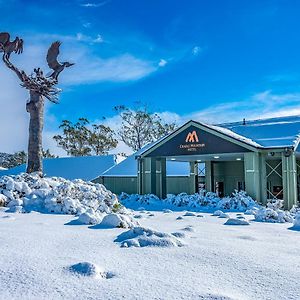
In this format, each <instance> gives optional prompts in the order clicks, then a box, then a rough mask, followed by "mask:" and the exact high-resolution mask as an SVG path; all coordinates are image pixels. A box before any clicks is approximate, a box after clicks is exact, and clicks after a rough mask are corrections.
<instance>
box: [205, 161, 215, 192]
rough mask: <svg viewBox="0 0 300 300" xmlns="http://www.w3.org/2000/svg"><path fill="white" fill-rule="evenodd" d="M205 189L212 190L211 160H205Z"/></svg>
mask: <svg viewBox="0 0 300 300" xmlns="http://www.w3.org/2000/svg"><path fill="white" fill-rule="evenodd" d="M205 190H206V191H207V192H213V165H212V162H211V161H206V162H205Z"/></svg>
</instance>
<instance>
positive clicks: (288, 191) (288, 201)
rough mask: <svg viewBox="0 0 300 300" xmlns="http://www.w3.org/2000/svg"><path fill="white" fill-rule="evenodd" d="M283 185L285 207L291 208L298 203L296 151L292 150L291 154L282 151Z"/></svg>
mask: <svg viewBox="0 0 300 300" xmlns="http://www.w3.org/2000/svg"><path fill="white" fill-rule="evenodd" d="M281 159H282V185H283V199H284V208H285V209H291V208H292V206H293V205H294V204H297V201H298V197H297V164H296V157H295V153H294V152H292V153H291V154H290V155H289V156H287V155H286V154H285V153H282V157H281Z"/></svg>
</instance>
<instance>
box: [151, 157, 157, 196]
mask: <svg viewBox="0 0 300 300" xmlns="http://www.w3.org/2000/svg"><path fill="white" fill-rule="evenodd" d="M150 186H151V187H150V190H151V194H154V195H156V194H157V193H156V158H154V157H151V158H150Z"/></svg>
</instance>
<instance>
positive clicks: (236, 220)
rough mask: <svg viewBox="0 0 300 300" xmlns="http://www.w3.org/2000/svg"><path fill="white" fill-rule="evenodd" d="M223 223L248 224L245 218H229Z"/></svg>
mask: <svg viewBox="0 0 300 300" xmlns="http://www.w3.org/2000/svg"><path fill="white" fill-rule="evenodd" d="M224 225H250V223H249V222H248V221H246V220H241V219H234V218H230V219H228V220H227V221H226V222H225V223H224Z"/></svg>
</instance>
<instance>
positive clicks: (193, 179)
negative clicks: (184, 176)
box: [189, 161, 198, 194]
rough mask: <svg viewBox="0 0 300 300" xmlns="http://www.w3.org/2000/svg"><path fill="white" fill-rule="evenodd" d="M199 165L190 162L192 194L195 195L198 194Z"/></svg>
mask: <svg viewBox="0 0 300 300" xmlns="http://www.w3.org/2000/svg"><path fill="white" fill-rule="evenodd" d="M197 171H198V170H197V163H196V162H194V161H191V162H190V193H189V194H195V193H196V192H197V187H196V175H197Z"/></svg>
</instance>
